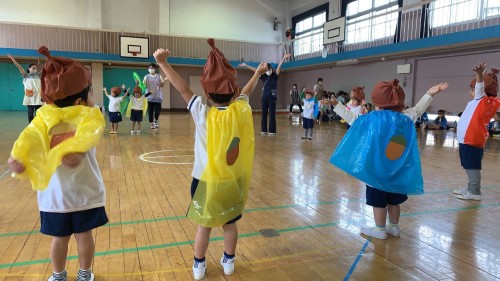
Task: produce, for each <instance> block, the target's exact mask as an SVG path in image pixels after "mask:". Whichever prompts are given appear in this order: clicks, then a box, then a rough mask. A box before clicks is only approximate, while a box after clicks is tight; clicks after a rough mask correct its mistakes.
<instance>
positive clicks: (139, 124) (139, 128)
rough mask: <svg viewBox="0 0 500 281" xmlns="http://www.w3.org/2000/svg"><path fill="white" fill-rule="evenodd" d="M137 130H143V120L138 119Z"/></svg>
mask: <svg viewBox="0 0 500 281" xmlns="http://www.w3.org/2000/svg"><path fill="white" fill-rule="evenodd" d="M137 130H139V131H140V130H141V121H137Z"/></svg>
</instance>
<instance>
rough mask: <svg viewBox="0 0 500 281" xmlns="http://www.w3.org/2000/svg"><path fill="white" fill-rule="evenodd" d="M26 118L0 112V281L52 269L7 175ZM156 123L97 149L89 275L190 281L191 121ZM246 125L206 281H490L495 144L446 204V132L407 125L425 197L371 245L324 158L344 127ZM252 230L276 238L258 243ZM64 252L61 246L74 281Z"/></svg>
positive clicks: (499, 190)
mask: <svg viewBox="0 0 500 281" xmlns="http://www.w3.org/2000/svg"><path fill="white" fill-rule="evenodd" d="M26 115H27V114H26V113H25V112H0V120H2V122H1V123H2V125H0V128H1V132H2V138H1V139H0V144H1V146H0V158H1V159H4V160H3V161H2V162H1V164H0V173H1V174H0V176H1V177H0V280H9V281H10V280H40V281H42V280H47V278H48V276H49V275H50V273H51V265H50V260H49V259H48V257H49V246H50V241H51V238H50V237H47V236H44V235H42V234H40V233H39V232H38V230H39V225H40V221H39V214H38V209H37V202H36V193H35V192H34V191H32V190H31V188H30V185H29V183H28V182H25V181H17V180H14V179H12V178H11V177H10V176H9V172H8V170H7V166H6V160H7V158H8V155H9V151H10V149H11V147H12V143H13V141H14V140H15V139H16V138H17V136H18V134H19V132H20V131H21V130H22V128H23V126H25V125H26V122H27V117H26ZM159 124H160V130H159V131H158V132H156V133H153V132H151V131H150V130H149V129H148V128H147V122H145V123H143V125H144V128H143V130H142V132H143V133H142V135H141V136H131V135H130V133H129V132H130V127H129V126H130V122H129V121H124V122H122V123H121V124H120V128H119V134H118V135H114V136H110V135H108V134H107V131H106V134H105V135H104V137H103V139H102V141H101V143H100V144H99V146H98V147H97V152H98V161H99V165H100V168H101V171H102V174H103V177H104V181H105V185H106V188H107V204H106V210H107V213H108V216H109V219H110V223H109V224H108V225H106V226H104V227H101V228H99V229H97V230H95V231H94V235H95V240H96V256H95V260H94V266H93V270H94V272H95V274H96V280H192V272H191V266H192V258H193V245H192V244H193V239H194V235H195V230H196V226H195V225H194V224H193V223H192V222H191V221H189V220H188V219H186V218H185V213H186V209H187V206H188V204H189V200H190V198H189V187H190V183H191V169H192V164H191V163H192V161H193V156H192V155H193V143H194V139H193V129H194V124H193V121H192V119H191V117H190V116H189V115H188V113H177V114H173V113H170V114H168V113H162V115H161V117H160V122H159ZM254 124H255V129H256V136H255V148H256V149H255V165H254V171H253V177H252V189H251V191H250V195H249V199H248V203H247V206H246V210H245V212H244V215H243V219H242V220H241V221H240V222H238V228H239V233H240V238H239V241H238V247H237V261H236V270H235V273H234V274H233V275H232V276H224V274H223V273H222V269H221V267H220V265H219V263H218V261H219V258H220V256H221V254H222V252H223V241H222V233H221V230H220V229H214V231H213V232H212V240H211V243H210V246H209V249H208V252H207V256H206V257H207V262H208V269H207V274H208V277H207V279H206V280H307V281H314V280H499V279H500V245H499V244H500V235H499V234H498V233H499V232H500V226H499V224H498V218H499V217H500V176H499V167H500V166H499V163H500V139H490V140H489V141H488V144H487V147H486V149H485V154H484V159H483V170H482V192H483V200H482V201H480V202H467V201H460V200H457V199H455V196H453V195H452V191H453V189H457V188H462V187H464V186H465V185H466V176H465V172H464V171H463V170H462V168H461V167H460V164H459V158H458V150H457V146H458V144H457V141H456V139H455V135H454V133H453V132H444V131H435V132H425V131H424V132H421V131H420V130H419V131H418V137H419V146H420V149H421V160H422V168H423V174H424V180H425V190H426V192H425V194H424V195H421V196H411V197H410V199H409V200H408V201H407V202H406V203H404V204H403V205H402V215H401V221H400V226H401V231H402V235H401V237H400V238H394V237H389V239H388V240H386V241H381V240H377V239H371V240H366V239H365V238H364V237H362V236H360V235H359V228H360V227H361V226H364V225H373V223H374V222H373V219H372V210H371V207H368V206H366V205H365V189H364V185H363V183H361V182H359V181H358V180H355V179H353V178H351V177H350V176H347V175H346V174H345V173H343V172H341V171H340V170H338V169H336V168H334V167H333V166H332V165H330V164H329V163H328V159H329V157H330V155H331V153H332V152H333V150H334V148H335V146H336V145H337V144H338V142H339V141H340V139H341V138H342V136H343V135H344V133H345V130H344V126H343V124H333V123H330V124H329V123H325V124H322V125H321V126H318V125H317V124H316V125H315V128H314V140H312V141H310V140H301V139H300V136H302V134H303V129H302V125H301V124H300V123H299V120H298V117H297V115H296V116H295V117H293V118H292V119H289V118H288V116H287V115H279V116H278V134H277V135H276V136H261V135H260V116H259V115H254ZM108 130H109V124H108ZM141 159H142V160H141ZM262 229H275V230H277V232H278V233H279V236H277V237H272V238H266V237H263V236H261V235H260V233H259V230H262ZM76 257H77V249H76V243H75V241H74V239H72V240H71V242H70V250H69V259H68V263H67V269H68V273H69V274H72V276H73V277H72V278H75V277H74V274H75V273H76V271H77V269H78V262H77V259H76ZM69 280H73V279H69Z"/></svg>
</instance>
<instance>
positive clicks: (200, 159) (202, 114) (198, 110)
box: [187, 94, 248, 179]
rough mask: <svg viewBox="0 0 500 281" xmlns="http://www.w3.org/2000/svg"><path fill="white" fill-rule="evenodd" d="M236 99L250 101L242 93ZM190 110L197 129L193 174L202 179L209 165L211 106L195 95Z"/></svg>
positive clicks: (190, 102)
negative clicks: (208, 141)
mask: <svg viewBox="0 0 500 281" xmlns="http://www.w3.org/2000/svg"><path fill="white" fill-rule="evenodd" d="M236 100H244V101H246V102H248V96H246V95H243V94H242V95H240V96H239V97H237V98H236ZM187 108H188V110H189V111H190V112H191V115H192V116H193V120H194V125H195V131H194V165H193V172H192V173H191V176H193V178H195V179H201V176H202V174H203V171H204V170H205V167H206V166H207V162H208V153H207V114H208V111H209V110H210V107H209V106H208V105H207V104H206V103H203V101H202V98H201V97H200V96H193V97H192V98H191V100H190V101H189V102H188V107H187ZM219 109H225V107H219Z"/></svg>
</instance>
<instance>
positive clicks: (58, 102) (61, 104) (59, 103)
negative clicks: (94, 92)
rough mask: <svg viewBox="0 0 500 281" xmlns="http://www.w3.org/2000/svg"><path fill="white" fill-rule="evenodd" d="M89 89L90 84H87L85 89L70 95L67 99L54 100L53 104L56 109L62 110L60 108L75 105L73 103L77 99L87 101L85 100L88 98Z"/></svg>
mask: <svg viewBox="0 0 500 281" xmlns="http://www.w3.org/2000/svg"><path fill="white" fill-rule="evenodd" d="M91 87H92V84H89V85H88V86H87V88H85V89H83V90H82V91H81V92H79V93H77V94H74V95H71V96H69V97H65V98H64V99H60V100H55V101H54V104H55V105H57V106H58V107H61V108H62V107H68V106H73V105H75V101H76V100H77V99H78V98H81V99H82V100H84V101H87V99H88V98H89V92H90V88H91Z"/></svg>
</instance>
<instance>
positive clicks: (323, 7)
mask: <svg viewBox="0 0 500 281" xmlns="http://www.w3.org/2000/svg"><path fill="white" fill-rule="evenodd" d="M329 6H330V3H329V2H327V3H325V4H323V5H320V6H318V7H316V8H313V9H311V10H308V11H306V12H304V13H302V14H299V15H296V16H294V17H292V26H293V30H294V31H295V36H294V39H298V40H300V38H297V37H299V36H301V35H303V34H307V33H311V34H313V33H317V32H319V31H320V30H322V29H323V28H324V24H325V23H323V24H322V25H321V26H317V27H314V17H315V16H317V15H320V14H322V13H325V22H327V21H328V9H329ZM309 18H311V20H312V21H313V23H312V27H311V28H309V29H306V30H302V31H301V32H298V33H297V32H296V31H297V24H298V23H299V22H302V21H304V20H306V19H309ZM310 37H311V40H313V36H312V35H311V36H310ZM298 40H297V41H298ZM322 40H323V35H321V41H322ZM295 45H297V44H295ZM297 47H299V46H297ZM294 48H295V47H294ZM314 52H315V51H310V52H304V53H298V51H296V50H294V53H295V54H294V55H295V56H301V55H306V54H311V53H314Z"/></svg>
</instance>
